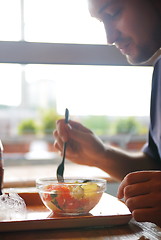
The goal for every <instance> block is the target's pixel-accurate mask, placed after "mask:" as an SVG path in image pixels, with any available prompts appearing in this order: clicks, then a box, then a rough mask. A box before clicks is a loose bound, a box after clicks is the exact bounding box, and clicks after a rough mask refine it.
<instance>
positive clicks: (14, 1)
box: [0, 0, 21, 41]
mask: <svg viewBox="0 0 161 240" xmlns="http://www.w3.org/2000/svg"><path fill="white" fill-rule="evenodd" d="M20 10H21V7H20V0H0V31H1V34H0V40H1V41H3V40H5V41H19V40H20V39H21V11H20Z"/></svg>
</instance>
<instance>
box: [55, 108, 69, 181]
mask: <svg viewBox="0 0 161 240" xmlns="http://www.w3.org/2000/svg"><path fill="white" fill-rule="evenodd" d="M68 120H69V110H68V109H67V108H66V109H65V123H68ZM66 148H67V142H65V143H64V146H63V156H62V161H61V163H60V165H59V166H58V168H57V172H56V175H57V180H58V182H64V177H63V174H64V162H65V153H66Z"/></svg>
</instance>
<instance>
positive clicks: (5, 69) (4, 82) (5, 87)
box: [0, 63, 22, 106]
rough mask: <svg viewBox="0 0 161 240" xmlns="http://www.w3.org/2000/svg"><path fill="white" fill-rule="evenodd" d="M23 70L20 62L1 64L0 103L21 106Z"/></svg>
mask: <svg viewBox="0 0 161 240" xmlns="http://www.w3.org/2000/svg"><path fill="white" fill-rule="evenodd" d="M21 71H22V67H21V65H19V64H3V63H1V64H0V86H1V87H0V89H1V92H0V105H1V106H2V105H6V106H19V105H20V103H21V77H22V76H21Z"/></svg>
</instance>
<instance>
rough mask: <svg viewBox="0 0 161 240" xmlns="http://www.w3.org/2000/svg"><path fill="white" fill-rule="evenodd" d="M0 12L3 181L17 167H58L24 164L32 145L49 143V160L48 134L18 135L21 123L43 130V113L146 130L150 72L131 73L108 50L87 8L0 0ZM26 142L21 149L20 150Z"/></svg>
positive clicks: (44, 0) (42, 0)
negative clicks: (141, 125)
mask: <svg viewBox="0 0 161 240" xmlns="http://www.w3.org/2000/svg"><path fill="white" fill-rule="evenodd" d="M0 6H1V8H0V9H1V10H0V11H1V14H0V18H1V21H0V25H1V26H0V27H1V36H0V84H1V94H0V114H1V119H0V128H1V136H0V138H1V139H2V142H3V144H4V145H5V155H4V157H5V166H6V179H7V180H13V179H14V180H16V179H17V178H18V176H19V172H22V168H23V166H22V167H21V166H19V167H18V166H17V165H20V163H21V164H22V165H24V164H25V166H27V165H31V164H32V167H33V165H35V166H38V165H41V166H42V165H43V166H42V169H43V168H44V165H45V164H47V163H48V164H49V163H50V164H51V163H52V160H53V158H55V161H56V159H58V156H53V155H50V154H49V155H48V156H49V158H48V159H45V161H43V159H39V161H37V159H36V158H35V159H30V160H31V161H29V159H28V160H27V158H25V157H24V156H26V155H25V154H28V152H29V151H31V150H33V148H32V147H33V145H32V144H31V140H32V141H33V140H36V141H41V144H43V143H44V141H45V143H47V142H48V143H49V146H47V152H50V153H52V144H53V137H52V134H51V133H50V135H49V134H47V135H46V136H42V132H41V131H40V132H39V133H38V134H37V135H35V139H34V137H33V136H32V137H31V136H25V137H23V136H21V135H19V134H18V125H19V124H20V122H21V121H23V120H25V119H34V120H36V121H37V122H39V126H40V125H41V122H40V112H41V111H40V110H44V109H56V111H57V113H58V114H59V115H63V114H64V109H65V108H66V107H68V108H69V109H70V114H71V116H72V118H73V119H77V120H78V119H79V120H80V119H81V118H82V119H83V118H84V117H85V116H88V115H90V116H95V115H97V116H102V115H103V116H106V117H108V116H110V117H111V118H112V120H113V118H116V117H120V116H121V117H128V116H135V117H137V118H138V119H139V121H140V120H141V121H143V122H146V126H148V115H149V101H150V88H151V73H152V67H150V66H136V67H134V66H129V64H128V63H127V61H126V59H125V57H123V56H122V55H121V54H120V52H119V51H118V50H117V49H116V48H115V47H113V46H106V37H105V32H104V28H103V25H102V23H100V22H99V21H97V20H95V19H93V18H92V17H91V16H90V14H89V12H88V7H87V1H86V0H77V1H75V0H69V1H66V0H12V1H10V0H0ZM6 13H7V14H6ZM129 76H130V79H129ZM127 89H128V91H127ZM143 93H144V94H143ZM127 99H128V101H127ZM10 116H12V118H11V117H10ZM101 121H102V120H101ZM144 133H145V134H146V133H147V132H146V131H145V132H144ZM124 139H125V138H124ZM128 139H129V137H128ZM143 139H144V140H145V135H144V136H143ZM23 141H25V146H24V149H23V148H22V145H21V146H20V147H18V143H22V142H23ZM42 141H43V143H42ZM11 143H12V144H11ZM13 143H14V145H13ZM121 143H122V140H121ZM31 145H32V146H31ZM34 146H36V147H37V146H38V145H36V144H35V145H34ZM41 146H45V150H44V152H45V151H46V145H41ZM20 150H21V151H20ZM32 153H33V152H32ZM34 153H35V152H34ZM27 156H29V155H27ZM30 156H31V155H30ZM32 156H33V155H32ZM34 156H35V155H34ZM51 159H52V160H51ZM20 160H21V161H20ZM14 165H15V166H16V168H15V172H16V174H13V175H12V174H11V172H10V171H13V170H14V168H13V166H14ZM10 166H11V168H10ZM18 169H19V171H18V173H17V170H18ZM39 169H40V168H39ZM7 171H8V172H7ZM28 172H29V171H28ZM34 174H36V170H34ZM37 174H38V172H37ZM30 177H32V174H30V176H27V178H30Z"/></svg>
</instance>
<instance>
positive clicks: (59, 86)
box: [0, 64, 152, 181]
mask: <svg viewBox="0 0 161 240" xmlns="http://www.w3.org/2000/svg"><path fill="white" fill-rule="evenodd" d="M0 74H1V76H0V79H1V80H0V81H1V82H0V86H1V94H0V103H1V105H0V116H1V118H0V129H1V132H0V138H1V140H2V142H3V145H4V160H5V161H4V163H5V181H10V180H11V181H13V180H14V181H17V180H19V181H21V180H32V179H34V178H36V177H39V176H40V175H41V176H45V174H46V176H47V175H50V174H52V173H53V174H54V173H56V170H55V169H56V167H57V165H58V163H59V162H60V156H58V155H57V154H54V153H53V134H52V133H53V129H54V125H53V124H55V119H56V118H55V115H46V116H47V118H43V114H44V113H45V114H46V113H52V112H50V110H52V111H55V112H56V117H62V115H63V116H64V110H65V108H66V107H68V108H69V110H70V117H71V119H73V120H77V121H82V123H83V124H84V125H85V126H87V127H89V128H90V129H92V130H93V131H94V132H96V134H97V135H99V136H100V137H101V138H102V140H103V141H104V142H105V143H106V142H107V143H111V144H114V145H115V146H120V147H122V148H124V149H126V150H129V151H136V150H140V148H141V147H142V146H143V144H144V143H145V142H146V136H147V131H148V121H149V104H150V89H151V74H152V67H134V66H129V67H118V66H77V65H35V64H33V65H32V64H30V65H24V66H21V65H18V64H0ZM4 105H5V106H4ZM52 114H53V113H52ZM92 115H95V116H92ZM120 116H123V117H124V118H125V120H126V119H127V120H128V118H129V116H134V117H135V119H136V120H137V123H135V122H133V121H132V123H134V126H135V127H137V126H138V123H141V131H140V130H139V132H133V129H132V132H131V131H128V132H126V134H123V135H122V136H123V137H122V136H121V135H119V134H118V130H119V131H120V126H121V127H122V126H123V127H124V126H125V124H124V123H123V125H122V122H120V123H121V125H120V124H119V127H117V129H116V128H115V132H114V131H113V127H115V126H116V125H115V124H116V123H117V120H118V119H119V118H120ZM93 117H97V118H93ZM104 117H105V118H104ZM26 120H27V124H29V125H27V128H28V126H30V127H33V125H32V124H33V122H34V124H36V128H35V127H34V129H35V130H34V131H32V132H31V131H29V132H27V131H26V129H25V128H23V130H24V129H25V132H20V131H19V130H20V128H19V127H20V125H21V126H22V123H23V124H24V123H25V124H26ZM28 120H29V121H28ZM46 120H47V121H46ZM109 120H110V122H109ZM45 124H46V125H45ZM109 124H110V125H109ZM130 124H131V120H130ZM23 126H25V127H26V125H23ZM34 126H35V125H34ZM45 126H47V128H46V129H47V131H46V129H45V128H44V127H45ZM98 126H99V129H98ZM125 127H126V126H125ZM49 128H50V131H48V130H49ZM100 128H101V132H100ZM21 130H22V128H21ZM32 130H33V128H32ZM44 130H45V131H44ZM111 130H112V131H113V132H112V131H111ZM116 130H117V131H116ZM123 130H124V129H123ZM125 130H126V129H125ZM34 165H35V166H34ZM24 166H25V167H24ZM68 167H69V166H68ZM51 172H52V173H51Z"/></svg>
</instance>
